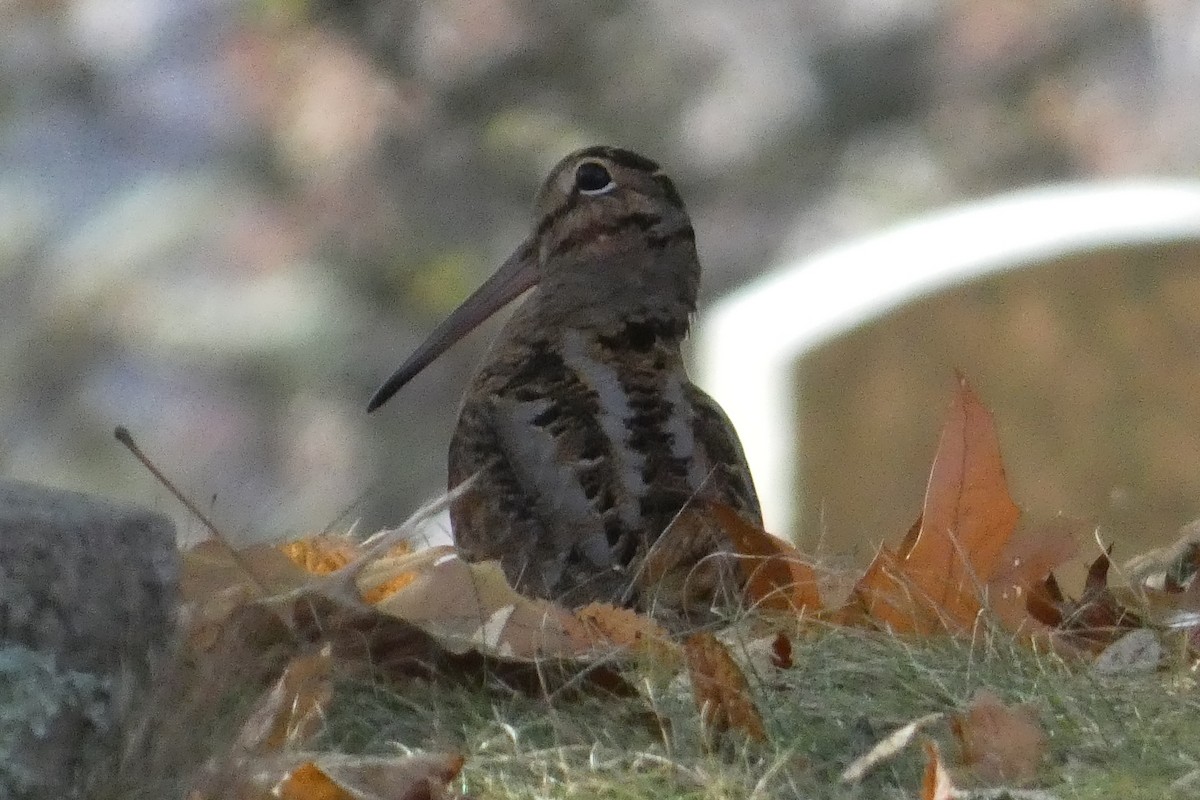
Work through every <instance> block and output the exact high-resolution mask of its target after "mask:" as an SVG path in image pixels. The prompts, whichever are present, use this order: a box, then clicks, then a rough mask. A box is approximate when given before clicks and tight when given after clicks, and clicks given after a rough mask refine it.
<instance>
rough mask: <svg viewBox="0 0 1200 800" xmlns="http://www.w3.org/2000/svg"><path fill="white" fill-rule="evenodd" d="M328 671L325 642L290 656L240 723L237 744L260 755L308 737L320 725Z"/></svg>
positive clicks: (327, 691) (329, 661)
mask: <svg viewBox="0 0 1200 800" xmlns="http://www.w3.org/2000/svg"><path fill="white" fill-rule="evenodd" d="M332 671H333V653H332V649H331V648H330V647H329V646H328V645H326V646H325V647H323V648H321V650H320V652H317V653H312V654H309V655H304V656H298V657H297V658H294V659H292V661H291V663H289V664H288V665H287V668H286V669H284V671H283V675H282V676H280V678H279V680H278V681H276V682H275V685H274V686H272V687H271V689H270V690H268V691H267V693H266V694H264V695H263V696H262V698H260V699H259V701H258V703H257V704H256V705H255V707H254V710H253V711H252V712H251V713H250V716H249V717H248V718H247V720H246V722H245V724H244V725H243V726H242V730H241V732H240V733H239V734H238V739H237V745H238V747H239V748H240V749H241V750H244V751H248V752H251V753H254V754H258V755H262V754H265V753H274V752H278V751H280V750H283V749H284V748H285V747H290V746H294V745H296V744H297V743H299V742H303V741H305V740H307V739H308V738H310V737H311V736H312V735H313V734H314V733H316V731H317V730H318V728H319V727H320V725H321V723H322V721H323V719H324V710H325V706H326V705H328V704H329V700H330V698H331V697H332V695H333V684H332Z"/></svg>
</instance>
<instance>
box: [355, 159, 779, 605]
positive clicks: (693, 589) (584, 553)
mask: <svg viewBox="0 0 1200 800" xmlns="http://www.w3.org/2000/svg"><path fill="white" fill-rule="evenodd" d="M534 216H535V225H534V227H533V230H532V232H531V233H530V234H529V236H528V237H527V238H526V239H525V240H524V241H522V242H521V243H520V244H519V245H518V246H517V248H516V250H515V251H514V252H513V253H512V255H511V256H510V257H509V258H508V259H507V260H506V261H505V262H504V263H503V264H502V265H501V266H500V268H499V269H498V270H497V271H496V272H495V273H494V274H493V275H492V276H491V277H490V278H489V279H488V280H487V281H486V282H485V283H483V284H482V285H481V286H480V287H479V288H478V289H477V290H476V291H475V292H474V293H473V294H472V295H470V296H469V297H468V298H467V299H466V300H465V301H464V302H463V303H462V305H460V306H459V307H458V308H457V309H456V310H455V311H453V312H452V313H451V314H450V316H449V317H447V318H446V319H445V320H444V321H443V322H442V323H441V324H440V325H438V326H437V327H436V328H435V329H434V330H433V332H432V333H431V334H430V335H429V337H428V338H427V339H426V340H425V341H424V342H423V343H422V344H421V345H420V346H419V347H418V348H417V349H416V350H415V351H414V352H413V353H412V355H411V356H410V357H409V358H408V360H407V361H405V362H404V364H403V365H402V366H401V367H400V368H399V369H398V370H397V371H396V372H395V373H394V374H393V375H392V376H391V377H390V378H388V379H387V381H385V382H384V383H383V385H382V386H381V387H380V388H379V389H378V391H377V392H376V393H375V395H374V396H373V397H372V398H371V400H370V402H369V404H368V411H374V410H375V409H377V408H379V406H381V405H382V404H383V403H385V402H386V401H387V400H388V399H389V398H390V397H392V395H394V394H395V393H396V392H397V391H398V390H399V389H400V388H401V387H403V386H404V385H405V384H407V383H408V382H409V381H410V380H411V379H412V378H413V377H414V376H416V375H417V374H418V373H419V372H421V370H423V369H424V368H425V367H426V366H428V365H429V364H430V363H432V362H433V361H434V360H435V359H436V358H437V357H438V356H439V355H441V354H442V353H443V352H444V351H445V350H446V349H448V348H449V347H450V346H452V345H453V344H455V343H456V342H457V341H458V340H459V339H460V338H462V337H463V336H465V335H466V334H467V333H468V332H470V331H471V330H473V329H474V328H476V327H477V326H478V325H479V324H480V323H481V322H483V321H484V320H485V319H487V318H488V317H490V316H491V315H492V314H494V313H495V312H496V311H498V310H499V309H500V308H502V307H504V306H506V305H508V304H509V303H510V302H512V301H513V300H515V299H517V298H518V297H519V296H521V295H523V294H524V295H526V296H525V298H524V300H523V301H522V302H521V303H520V304H519V305H518V306H517V308H516V309H515V310H514V311H513V312H512V314H511V315H510V316H509V318H508V320H507V321H506V323H505V324H504V325H503V327H502V329H501V330H500V332H499V334H498V335H497V336H496V338H495V339H494V340H493V342H492V344H491V346H490V348H489V350H488V351H487V354H486V355H485V356H484V358H483V361H482V363H481V364H480V366H479V367H478V369H477V371H476V372H475V374H474V377H473V378H472V379H471V381H470V383H469V386H468V388H467V389H466V391H465V393H464V396H463V400H462V403H461V406H460V410H459V414H458V421H457V423H456V426H455V429H454V432H453V434H452V436H451V441H450V447H449V458H448V464H449V470H448V472H449V475H448V486H449V487H450V488H451V489H453V488H455V487H459V486H460V485H461V484H463V483H464V482H465V481H468V480H470V481H472V482H471V483H470V484H469V485H468V486H467V487H466V488H465V489H461V490H460V493H459V494H458V496H457V497H455V499H454V500H453V501H452V503H451V507H450V518H451V527H452V531H453V535H454V540H455V544H456V546H457V547H458V549H459V550H460V552H461V553H462V554H463V556H464V557H465V558H466V559H467V560H469V561H484V560H498V561H499V562H500V564H501V566H502V568H503V570H504V573H505V576H506V577H507V578H508V580H509V582H510V583H511V584H512V585H513V586H514V588H516V589H517V590H518V591H520V592H522V593H524V594H526V595H529V596H533V597H538V598H545V599H550V600H555V601H558V602H561V603H563V604H565V605H567V606H571V607H579V606H583V605H586V604H588V603H593V602H602V603H613V604H617V605H621V606H625V607H630V608H634V609H637V610H642V611H647V612H650V613H662V614H664V615H671V614H674V615H676V616H678V615H680V614H681V613H682V614H683V615H684V616H683V617H680V618H688V617H687V614H688V612H689V610H690V611H692V612H695V614H701V615H702V614H704V613H705V611H706V610H707V611H712V610H713V609H715V608H717V607H719V606H720V605H722V604H727V603H728V602H730V600H731V598H734V597H735V596H736V594H737V592H738V590H739V589H738V586H739V578H738V577H737V576H738V572H737V569H736V566H735V565H734V563H733V561H734V558H735V556H734V555H733V552H732V551H733V548H732V546H731V544H730V542H729V541H728V537H727V536H725V535H723V533H722V531H721V530H720V529H719V528H718V526H715V524H713V523H712V520H711V515H706V514H704V513H703V508H704V504H706V503H717V504H721V505H723V506H725V507H727V508H729V509H732V510H733V511H734V512H735V513H736V514H737V515H738V517H740V518H741V519H743V520H744V521H746V522H747V523H750V524H752V525H755V526H758V527H761V525H762V515H761V510H760V507H759V501H758V497H757V494H756V493H755V489H754V482H753V479H752V477H751V474H750V469H749V467H748V465H747V463H746V457H745V454H744V452H743V450H742V446H741V443H740V440H739V439H738V436H737V433H736V431H735V430H734V427H733V425H732V424H731V423H730V421H729V419H728V417H727V416H726V414H725V413H724V411H723V410H722V409H721V407H720V406H719V405H718V404H717V403H716V402H715V401H714V400H713V399H712V398H711V397H709V396H708V395H707V394H705V393H704V392H703V391H702V390H701V389H700V388H698V387H697V386H696V385H695V384H693V383H692V382H691V380H690V379H689V377H688V375H687V372H686V370H685V368H684V361H683V356H682V352H681V346H682V344H683V342H684V339H685V338H686V336H687V334H688V331H689V327H690V323H691V319H692V317H693V315H694V313H695V310H696V298H697V292H698V287H699V282H700V261H699V258H698V255H697V251H696V237H695V232H694V230H693V228H692V223H691V219H690V217H689V215H688V212H687V209H686V208H685V206H684V203H683V199H682V198H681V197H680V194H679V192H678V190H677V189H676V187H675V184H674V182H673V181H672V180H671V179H670V178H669V177H668V176H667V175H666V174H665V173H664V172H663V171H662V170H661V169H660V168H659V165H658V164H657V163H656V162H655V161H652V160H651V159H649V158H647V157H645V156H642V155H639V154H637V153H635V152H633V151H630V150H626V149H622V148H617V147H607V146H593V147H588V148H585V149H581V150H578V151H576V152H573V153H571V154H570V155H568V156H566V157H565V158H563V159H562V160H561V161H559V163H558V164H557V165H556V166H555V167H554V168H553V169H552V170H551V171H550V174H549V176H548V177H547V178H546V180H545V182H544V183H543V184H542V186H541V189H540V190H539V191H538V193H537V195H536V199H535V202H534Z"/></svg>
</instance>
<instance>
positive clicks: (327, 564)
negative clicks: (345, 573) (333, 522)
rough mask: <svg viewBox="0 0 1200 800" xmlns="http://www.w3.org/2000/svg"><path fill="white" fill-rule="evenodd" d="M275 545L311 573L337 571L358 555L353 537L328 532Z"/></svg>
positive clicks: (322, 573)
mask: <svg viewBox="0 0 1200 800" xmlns="http://www.w3.org/2000/svg"><path fill="white" fill-rule="evenodd" d="M277 546H278V548H279V551H280V552H281V553H283V554H284V555H285V556H287V557H288V558H290V559H291V560H292V561H293V562H295V564H296V565H297V566H298V567H300V568H301V569H303V570H304V571H305V572H310V573H312V574H313V575H328V574H329V573H331V572H337V571H338V570H339V569H341V568H342V567H344V566H346V565H347V564H349V563H350V562H351V561H353V560H354V559H355V558H356V557H357V556H358V545H357V543H356V542H355V541H354V540H353V539H350V538H349V537H347V536H340V535H335V534H328V533H327V534H320V535H317V536H309V537H308V538H305V539H296V540H294V541H291V542H284V543H283V544H280V545H277Z"/></svg>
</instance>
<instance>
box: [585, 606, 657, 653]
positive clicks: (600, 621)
mask: <svg viewBox="0 0 1200 800" xmlns="http://www.w3.org/2000/svg"><path fill="white" fill-rule="evenodd" d="M575 618H576V619H577V620H579V622H580V623H582V624H583V626H584V628H585V629H586V630H587V631H588V635H589V638H591V639H592V640H593V641H595V642H597V643H599V642H605V641H607V642H610V643H611V644H612V645H614V646H616V647H619V648H622V649H624V650H628V651H629V652H631V653H634V654H637V655H640V656H645V657H648V658H650V659H652V660H653V661H654V662H655V663H658V664H667V665H678V663H679V660H680V655H679V646H678V645H677V644H676V643H675V642H674V641H673V640H672V639H671V635H670V634H669V633H667V631H666V629H665V628H663V627H662V626H661V625H659V624H658V623H657V622H655V621H654V620H653V619H652V618H650V617H648V616H646V615H645V614H639V613H637V612H636V611H634V610H632V609H629V608H617V607H616V606H613V605H610V604H608V603H590V604H588V605H586V606H584V607H583V608H580V609H578V610H576V611H575Z"/></svg>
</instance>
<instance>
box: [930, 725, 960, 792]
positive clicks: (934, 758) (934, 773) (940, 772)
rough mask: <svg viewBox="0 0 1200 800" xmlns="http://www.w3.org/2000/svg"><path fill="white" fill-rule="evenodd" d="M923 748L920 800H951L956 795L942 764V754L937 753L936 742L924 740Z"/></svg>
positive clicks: (952, 783) (948, 774)
mask: <svg viewBox="0 0 1200 800" xmlns="http://www.w3.org/2000/svg"><path fill="white" fill-rule="evenodd" d="M924 746H925V775H924V778H923V779H922V780H921V800H953V798H954V797H955V796H956V795H957V792H956V791H955V788H954V782H953V781H952V780H950V773H949V772H947V771H946V767H945V765H944V764H942V754H941V753H940V752H939V751H938V746H937V742H935V741H933V740H932V739H926V740H925V742H924Z"/></svg>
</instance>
